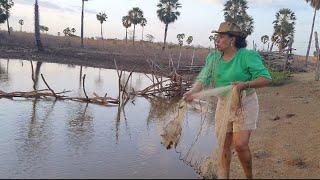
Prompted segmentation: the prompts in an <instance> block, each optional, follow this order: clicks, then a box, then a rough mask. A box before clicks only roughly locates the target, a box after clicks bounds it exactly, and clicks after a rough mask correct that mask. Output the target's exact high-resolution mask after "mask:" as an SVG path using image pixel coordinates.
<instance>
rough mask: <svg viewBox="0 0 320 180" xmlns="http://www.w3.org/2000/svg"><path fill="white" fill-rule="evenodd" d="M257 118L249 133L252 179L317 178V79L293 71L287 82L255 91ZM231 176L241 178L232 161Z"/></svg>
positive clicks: (319, 127)
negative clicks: (258, 106) (252, 167)
mask: <svg viewBox="0 0 320 180" xmlns="http://www.w3.org/2000/svg"><path fill="white" fill-rule="evenodd" d="M258 95H259V102H260V103H259V104H260V118H259V123H258V128H257V130H256V131H255V132H254V133H253V134H252V138H251V143H250V147H251V152H252V154H253V166H254V169H253V174H254V178H303V179H304V178H320V154H319V150H320V140H319V137H320V109H319V108H320V82H319V81H318V82H316V81H314V73H301V74H294V77H293V79H292V81H291V82H290V83H289V84H286V85H283V86H280V87H268V88H264V89H260V90H258ZM231 177H232V178H244V175H243V172H242V169H241V168H240V164H239V160H238V158H237V157H236V156H235V155H234V156H233V160H232V172H231Z"/></svg>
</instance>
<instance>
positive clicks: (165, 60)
mask: <svg viewBox="0 0 320 180" xmlns="http://www.w3.org/2000/svg"><path fill="white" fill-rule="evenodd" d="M42 41H43V44H44V46H45V49H46V50H45V52H44V53H38V52H37V51H36V47H35V42H34V34H33V33H25V32H12V34H11V36H8V35H7V33H6V32H5V31H0V58H15V59H26V60H37V61H48V62H59V63H66V64H77V65H85V66H93V67H103V68H115V67H114V63H113V62H114V59H116V60H117V62H118V66H119V68H122V69H125V70H130V69H131V68H132V67H133V66H134V65H136V66H137V67H136V71H140V72H148V68H147V67H148V62H147V61H149V63H150V62H154V63H155V64H157V65H158V66H159V67H161V68H168V66H169V63H170V61H171V62H173V63H174V64H175V66H176V65H177V61H178V58H179V54H180V48H179V46H178V45H174V44H169V45H168V48H167V50H165V51H162V49H161V46H162V44H161V43H150V42H146V41H143V42H141V41H137V42H135V46H133V45H132V41H128V44H126V43H125V41H124V40H117V39H108V40H94V39H88V38H86V39H84V44H85V48H84V49H81V48H80V38H78V37H66V36H53V35H46V34H42ZM193 49H194V48H193V47H188V46H185V47H182V49H181V51H182V56H181V63H180V64H181V66H187V65H190V64H191V62H192V56H193ZM208 52H209V49H207V48H202V47H196V48H195V53H194V64H195V65H202V64H203V63H204V59H205V57H206V55H207V54H208ZM170 64H172V63H170Z"/></svg>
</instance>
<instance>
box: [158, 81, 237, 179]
mask: <svg viewBox="0 0 320 180" xmlns="http://www.w3.org/2000/svg"><path fill="white" fill-rule="evenodd" d="M194 96H195V97H196V98H197V99H199V100H198V101H196V103H191V104H187V103H186V102H184V101H183V100H181V101H179V102H178V103H177V107H175V111H174V115H173V116H172V120H171V121H169V122H168V123H167V124H166V125H165V126H164V128H163V133H162V134H161V137H162V144H163V145H164V146H165V147H166V148H167V149H170V148H173V147H174V148H175V151H176V152H177V153H179V159H180V160H183V161H184V162H185V163H187V164H188V165H190V166H192V167H193V168H194V169H195V170H196V172H197V173H198V174H199V175H200V176H201V177H202V178H217V177H219V178H221V177H223V176H222V174H223V173H222V172H223V169H222V167H223V166H222V164H221V160H222V159H221V158H222V156H223V146H224V142H225V138H226V134H227V125H228V123H229V122H230V121H234V120H235V119H241V118H236V117H237V116H238V115H239V110H240V109H241V108H240V106H241V95H240V92H239V90H238V88H236V87H235V86H231V85H230V86H226V87H220V88H213V89H208V90H204V91H201V92H199V93H196V94H194ZM213 97H219V98H223V99H224V101H225V102H226V105H225V106H224V108H225V109H224V114H223V116H222V119H221V122H220V123H219V124H214V125H215V126H217V125H218V126H219V127H215V128H214V129H212V128H210V127H212V126H210V123H211V124H212V123H214V120H213V117H214V102H210V100H212V99H213ZM197 105H198V106H197ZM191 108H195V109H197V110H198V111H197V112H194V111H193V113H190V111H188V109H191ZM187 112H188V113H187ZM199 113H200V116H201V118H200V123H199V118H198V117H199ZM186 116H190V117H188V118H186ZM185 119H188V121H185ZM190 121H194V123H190ZM196 121H198V122H196ZM188 122H189V124H188ZM192 129H197V131H192ZM182 131H189V132H184V133H183V135H184V137H182ZM214 131H215V134H213V132H214ZM208 138H209V139H208ZM212 141H215V142H216V143H212V144H210V143H208V142H212ZM208 146H210V147H209V148H208Z"/></svg>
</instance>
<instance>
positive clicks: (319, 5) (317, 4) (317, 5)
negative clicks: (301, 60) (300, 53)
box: [305, 0, 320, 66]
mask: <svg viewBox="0 0 320 180" xmlns="http://www.w3.org/2000/svg"><path fill="white" fill-rule="evenodd" d="M306 1H307V3H309V2H310V5H311V6H312V7H313V8H314V13H313V20H312V26H311V33H310V38H309V44H308V49H307V54H306V63H305V66H307V62H308V59H309V53H310V46H311V40H312V35H313V28H314V22H315V19H316V14H317V10H319V9H320V1H319V0H306Z"/></svg>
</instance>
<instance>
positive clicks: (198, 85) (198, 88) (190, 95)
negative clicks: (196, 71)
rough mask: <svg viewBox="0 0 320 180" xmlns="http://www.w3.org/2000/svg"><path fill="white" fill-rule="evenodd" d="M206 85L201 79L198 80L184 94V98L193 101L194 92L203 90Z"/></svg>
mask: <svg viewBox="0 0 320 180" xmlns="http://www.w3.org/2000/svg"><path fill="white" fill-rule="evenodd" d="M203 88H204V85H203V84H202V83H201V82H200V81H196V82H195V83H194V84H193V85H192V88H191V89H190V90H189V91H188V92H186V93H184V94H183V99H184V100H185V101H187V102H192V101H193V99H194V96H193V94H195V93H197V92H199V91H201V90H203Z"/></svg>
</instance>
